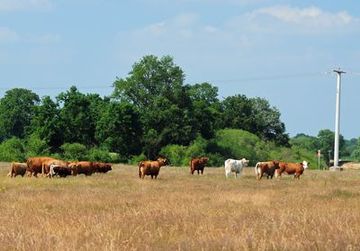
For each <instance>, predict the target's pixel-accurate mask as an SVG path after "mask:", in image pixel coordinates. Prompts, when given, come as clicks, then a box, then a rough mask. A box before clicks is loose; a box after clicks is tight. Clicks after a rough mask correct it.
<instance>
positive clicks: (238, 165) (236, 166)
mask: <svg viewBox="0 0 360 251" xmlns="http://www.w3.org/2000/svg"><path fill="white" fill-rule="evenodd" d="M248 163H249V160H247V159H245V158H242V159H241V160H236V159H227V160H226V161H225V176H226V178H227V177H229V175H230V174H231V172H234V173H235V178H237V174H239V175H241V172H242V170H243V168H244V167H245V166H247V165H248Z"/></svg>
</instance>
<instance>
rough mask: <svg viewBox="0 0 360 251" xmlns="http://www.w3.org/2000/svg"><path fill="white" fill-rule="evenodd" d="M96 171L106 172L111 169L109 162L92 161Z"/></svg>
mask: <svg viewBox="0 0 360 251" xmlns="http://www.w3.org/2000/svg"><path fill="white" fill-rule="evenodd" d="M93 165H94V167H95V172H96V173H107V172H109V171H111V170H112V167H111V163H103V162H93Z"/></svg>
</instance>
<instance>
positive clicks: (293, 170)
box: [277, 160, 308, 179]
mask: <svg viewBox="0 0 360 251" xmlns="http://www.w3.org/2000/svg"><path fill="white" fill-rule="evenodd" d="M306 168H308V162H307V161H305V160H304V161H303V162H302V163H291V162H279V170H278V171H277V175H278V176H279V177H280V176H281V174H282V173H283V172H286V173H287V174H294V178H297V179H300V175H301V174H303V172H304V169H306Z"/></svg>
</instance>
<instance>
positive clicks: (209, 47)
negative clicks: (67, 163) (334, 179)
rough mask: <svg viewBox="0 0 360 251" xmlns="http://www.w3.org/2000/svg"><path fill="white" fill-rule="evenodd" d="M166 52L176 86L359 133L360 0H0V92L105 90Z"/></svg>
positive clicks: (294, 130) (307, 127) (295, 128)
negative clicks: (180, 81)
mask: <svg viewBox="0 0 360 251" xmlns="http://www.w3.org/2000/svg"><path fill="white" fill-rule="evenodd" d="M150 54H151V55H155V56H158V57H162V56H165V55H170V56H172V57H173V59H174V62H175V64H176V65H178V66H180V67H181V68H182V70H183V71H184V73H185V75H186V79H185V84H195V83H202V82H209V83H211V84H212V85H214V86H217V87H218V88H219V98H220V99H223V98H224V97H228V96H232V95H237V94H244V95H246V96H248V97H261V98H265V99H267V100H268V101H269V102H270V104H271V106H273V107H276V108H277V109H278V110H279V111H280V113H281V120H282V121H283V122H284V123H285V126H286V132H287V133H289V134H290V136H295V135H296V134H298V133H305V134H307V135H312V136H317V134H318V132H319V131H320V130H322V129H330V130H332V131H334V130H335V129H334V128H335V97H336V75H335V74H334V73H333V72H332V71H333V70H334V69H337V68H339V67H340V68H341V69H343V70H344V71H346V74H343V75H342V89H341V116H340V117H341V124H340V133H341V134H342V135H343V136H344V137H345V138H346V139H351V138H358V137H360V117H359V113H358V110H357V109H359V107H360V98H359V94H360V1H358V0H348V1H325V0H320V1H307V0H301V1H288V0H284V1H272V0H131V1H130V0H129V1H127V0H122V1H118V0H102V1H101V0H0V98H1V97H3V96H4V94H5V92H6V91H7V90H9V89H12V88H16V87H21V88H27V89H30V90H32V91H34V92H35V93H37V94H38V95H39V96H40V97H41V96H45V95H50V96H51V97H55V96H56V95H58V94H59V93H60V92H64V91H66V90H68V89H69V87H70V86H72V85H75V86H77V87H78V89H79V90H80V91H81V92H83V93H99V94H100V95H102V96H105V95H110V94H111V93H112V91H113V87H112V83H113V82H114V81H115V80H116V78H117V77H118V78H125V77H126V76H128V73H129V72H130V71H131V68H132V65H133V64H134V63H135V62H138V61H139V60H140V59H141V58H142V57H143V56H145V55H150Z"/></svg>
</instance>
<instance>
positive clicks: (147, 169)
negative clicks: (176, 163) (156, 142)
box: [139, 157, 168, 179]
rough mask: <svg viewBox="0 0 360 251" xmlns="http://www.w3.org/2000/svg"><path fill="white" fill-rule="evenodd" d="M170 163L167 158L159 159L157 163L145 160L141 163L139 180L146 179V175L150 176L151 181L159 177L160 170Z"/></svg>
mask: <svg viewBox="0 0 360 251" xmlns="http://www.w3.org/2000/svg"><path fill="white" fill-rule="evenodd" d="M167 163H168V161H167V159H166V158H162V157H159V158H157V160H155V161H151V160H145V161H141V162H140V163H139V178H140V179H144V178H145V175H150V176H151V179H153V178H154V177H155V179H156V178H157V176H158V175H159V172H160V168H161V167H162V166H165V165H167Z"/></svg>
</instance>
